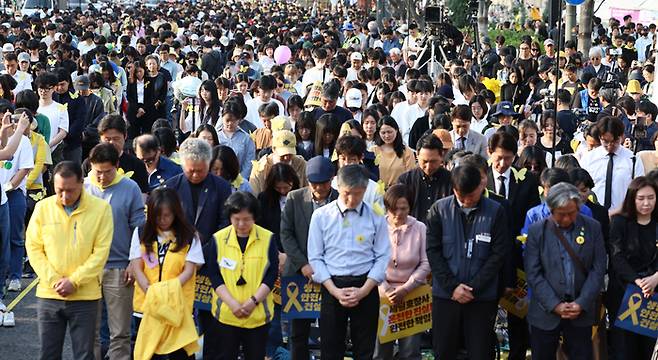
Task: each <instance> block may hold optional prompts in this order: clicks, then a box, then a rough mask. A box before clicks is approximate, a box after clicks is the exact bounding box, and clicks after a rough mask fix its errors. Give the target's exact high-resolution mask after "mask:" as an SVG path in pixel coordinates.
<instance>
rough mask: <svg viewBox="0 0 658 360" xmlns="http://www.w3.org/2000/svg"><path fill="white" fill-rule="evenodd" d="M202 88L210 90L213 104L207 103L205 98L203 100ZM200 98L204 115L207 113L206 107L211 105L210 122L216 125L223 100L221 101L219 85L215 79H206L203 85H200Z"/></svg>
mask: <svg viewBox="0 0 658 360" xmlns="http://www.w3.org/2000/svg"><path fill="white" fill-rule="evenodd" d="M201 89H203V90H206V91H209V92H210V100H211V101H212V104H210V105H208V104H206V102H205V100H203V98H202V97H201ZM199 98H200V99H201V106H200V108H201V109H202V110H203V111H204V113H203V114H202V115H205V111H206V107H207V106H210V124H212V126H215V124H217V120H218V119H219V116H220V111H219V110H220V109H221V102H220V101H219V95H217V85H215V82H214V81H211V80H206V81H204V82H202V83H201V86H200V87H199ZM204 117H205V116H204Z"/></svg>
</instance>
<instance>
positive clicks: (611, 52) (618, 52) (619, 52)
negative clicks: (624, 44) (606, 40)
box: [608, 49, 623, 56]
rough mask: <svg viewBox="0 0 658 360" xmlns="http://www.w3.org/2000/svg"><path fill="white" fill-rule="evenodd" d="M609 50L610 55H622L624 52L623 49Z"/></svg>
mask: <svg viewBox="0 0 658 360" xmlns="http://www.w3.org/2000/svg"><path fill="white" fill-rule="evenodd" d="M608 51H609V52H610V55H613V56H621V55H622V53H623V51H622V49H610V50H608Z"/></svg>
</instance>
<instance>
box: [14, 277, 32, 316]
mask: <svg viewBox="0 0 658 360" xmlns="http://www.w3.org/2000/svg"><path fill="white" fill-rule="evenodd" d="M38 283H39V278H36V279H34V280H32V282H31V283H30V285H28V286H27V287H26V288H25V289H23V291H21V293H20V294H18V296H17V297H16V298H15V299H14V300H13V301H12V302H11V303H9V305H8V306H7V312H10V311H11V310H13V309H14V307H16V305H18V303H19V302H21V300H23V298H24V297H25V295H27V294H28V293H29V292H30V291H31V290H32V289H33V288H34V287H35V286H37V284H38Z"/></svg>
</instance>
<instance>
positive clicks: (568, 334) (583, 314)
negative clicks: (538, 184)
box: [525, 183, 606, 360]
mask: <svg viewBox="0 0 658 360" xmlns="http://www.w3.org/2000/svg"><path fill="white" fill-rule="evenodd" d="M581 203H582V199H581V197H580V194H579V192H578V188H576V187H575V186H573V185H571V184H568V183H560V184H557V185H555V186H553V187H552V188H551V191H550V192H549V193H548V196H547V197H546V204H547V205H548V207H549V208H550V210H551V216H550V217H549V218H546V219H543V220H541V221H539V222H537V223H535V224H533V225H532V226H531V227H530V230H529V231H528V239H527V242H526V249H525V269H526V276H527V281H528V290H530V291H532V296H531V297H530V305H529V308H528V323H530V326H531V331H530V334H531V335H530V337H531V344H532V354H533V356H532V358H533V359H540V360H542V359H555V352H556V351H557V347H558V343H559V339H560V336H562V337H563V338H564V344H565V346H564V349H565V351H566V353H567V356H568V358H569V359H591V358H592V338H591V336H592V325H593V324H594V322H595V321H596V318H597V311H596V301H597V298H598V296H599V293H600V292H601V289H602V288H603V276H604V274H605V269H606V252H605V246H604V243H603V234H602V233H601V225H599V223H598V222H597V221H596V220H594V219H591V218H589V217H586V216H582V215H580V214H579V213H578V209H579V208H580V205H581Z"/></svg>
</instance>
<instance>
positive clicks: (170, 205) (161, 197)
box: [130, 187, 204, 360]
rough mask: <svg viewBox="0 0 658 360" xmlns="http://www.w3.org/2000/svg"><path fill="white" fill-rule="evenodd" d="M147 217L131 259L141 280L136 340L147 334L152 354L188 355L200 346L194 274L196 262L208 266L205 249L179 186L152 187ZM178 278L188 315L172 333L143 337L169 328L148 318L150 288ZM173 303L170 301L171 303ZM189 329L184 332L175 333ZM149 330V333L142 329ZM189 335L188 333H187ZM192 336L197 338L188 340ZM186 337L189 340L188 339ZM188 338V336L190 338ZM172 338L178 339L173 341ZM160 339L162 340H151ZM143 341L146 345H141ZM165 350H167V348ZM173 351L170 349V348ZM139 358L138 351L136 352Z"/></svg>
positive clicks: (134, 240)
mask: <svg viewBox="0 0 658 360" xmlns="http://www.w3.org/2000/svg"><path fill="white" fill-rule="evenodd" d="M147 209H148V213H147V217H146V223H145V224H144V226H143V227H141V228H137V229H135V232H134V233H133V237H132V241H131V244H130V261H131V267H132V269H133V272H134V275H135V280H136V281H137V285H139V286H135V293H134V298H133V310H134V314H133V315H134V316H135V317H136V318H137V319H136V320H137V327H138V330H137V331H138V335H137V343H140V340H141V339H143V340H144V343H147V344H144V346H143V347H140V346H138V344H137V343H136V344H135V352H136V354H137V351H138V348H140V349H142V348H148V349H152V350H153V352H154V354H159V355H164V356H162V357H159V356H158V355H154V356H153V357H152V359H158V358H167V357H166V356H167V354H168V358H169V359H172V360H173V359H176V360H177V359H188V358H189V356H188V351H186V350H188V349H190V348H194V345H196V338H197V334H196V329H195V327H194V322H193V320H192V305H193V302H194V286H195V273H196V269H197V266H200V265H203V263H204V258H203V250H202V248H201V242H200V241H199V238H198V236H197V235H196V233H195V230H194V227H193V226H192V225H191V224H190V223H189V222H188V221H187V218H186V217H185V213H184V212H183V208H182V206H181V201H180V198H179V197H178V194H177V193H176V191H175V190H174V189H171V188H162V187H161V188H158V189H155V190H153V192H151V195H150V196H149V199H148V202H147ZM173 279H178V280H179V281H180V285H181V288H182V296H183V301H182V308H181V309H180V313H181V314H187V315H184V316H185V321H183V322H182V323H181V326H180V327H179V328H178V329H168V330H167V331H166V333H167V334H169V335H171V336H169V337H167V336H164V337H162V336H160V337H157V336H148V338H145V337H144V336H142V337H140V333H141V332H145V334H146V333H148V334H151V335H153V333H165V331H160V330H159V329H158V327H159V325H161V324H157V323H156V324H153V322H152V321H150V322H148V324H149V325H148V326H146V325H147V321H146V320H147V317H146V316H145V315H146V314H148V313H147V312H146V311H145V308H146V307H147V306H148V304H147V301H148V300H149V296H147V294H148V293H149V288H150V287H152V286H155V285H157V284H158V283H161V282H166V281H169V280H173ZM167 305H171V304H167ZM177 331H178V332H182V333H185V336H181V335H180V334H176V333H175V332H177ZM142 335H144V334H142ZM188 335H189V336H188ZM190 336H191V338H192V339H188V338H189V337H190ZM182 339H186V340H185V341H183V340H182ZM188 340H189V341H188ZM169 341H173V343H171V342H169ZM148 342H157V344H148ZM139 345H142V344H139ZM163 349H166V350H167V352H165V353H162V350H163ZM169 350H171V351H169ZM135 358H137V356H135Z"/></svg>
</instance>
